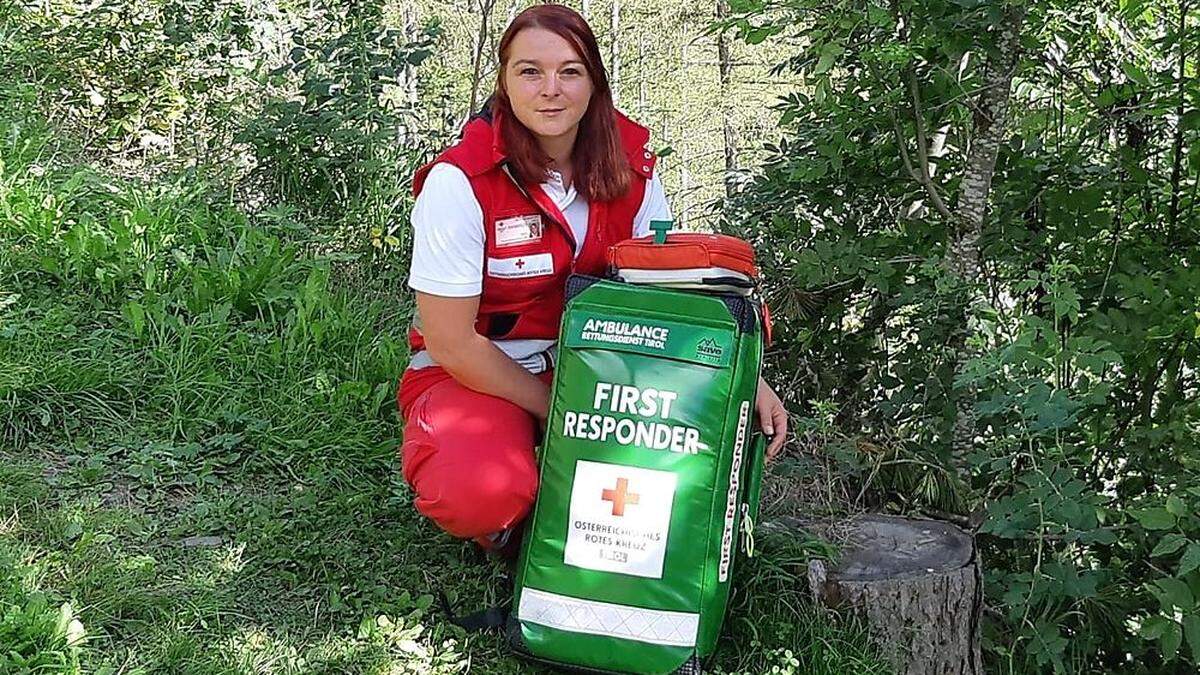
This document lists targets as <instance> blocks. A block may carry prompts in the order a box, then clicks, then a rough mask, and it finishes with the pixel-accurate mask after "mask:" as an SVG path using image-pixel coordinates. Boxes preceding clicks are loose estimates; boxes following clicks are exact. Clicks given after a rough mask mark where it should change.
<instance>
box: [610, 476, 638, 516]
mask: <svg viewBox="0 0 1200 675" xmlns="http://www.w3.org/2000/svg"><path fill="white" fill-rule="evenodd" d="M640 497H641V495H639V494H638V493H636V492H630V491H629V480H628V479H626V478H618V479H617V489H615V490H609V489H607V488H605V489H604V492H603V493H601V495H600V498H601V499H603V500H604V501H606V502H612V505H613V509H612V514H613V515H614V516H623V515H625V505H626V504H636V503H638V499H639V498H640Z"/></svg>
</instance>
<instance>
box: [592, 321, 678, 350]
mask: <svg viewBox="0 0 1200 675" xmlns="http://www.w3.org/2000/svg"><path fill="white" fill-rule="evenodd" d="M579 337H580V338H581V339H584V340H592V341H595V342H610V343H614V344H624V345H634V346H637V347H650V348H652V349H665V348H666V346H667V340H668V339H669V338H670V337H671V329H670V328H667V327H665V326H652V325H648V324H640V323H632V322H629V321H611V320H603V319H588V320H587V321H586V322H585V323H584V324H583V331H582V332H581V333H580V335H579Z"/></svg>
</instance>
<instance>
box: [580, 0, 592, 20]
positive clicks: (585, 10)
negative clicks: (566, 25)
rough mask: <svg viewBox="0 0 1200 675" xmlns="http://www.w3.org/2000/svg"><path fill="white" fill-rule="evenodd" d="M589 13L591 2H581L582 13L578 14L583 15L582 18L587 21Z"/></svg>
mask: <svg viewBox="0 0 1200 675" xmlns="http://www.w3.org/2000/svg"><path fill="white" fill-rule="evenodd" d="M591 13H592V2H591V0H583V11H582V12H580V14H582V15H583V18H584V20H585V21H586V20H587V19H588V17H589V16H591Z"/></svg>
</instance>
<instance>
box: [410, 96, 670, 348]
mask: <svg viewBox="0 0 1200 675" xmlns="http://www.w3.org/2000/svg"><path fill="white" fill-rule="evenodd" d="M503 123H504V120H503V119H502V118H497V120H496V121H495V123H492V122H491V121H489V120H488V119H486V118H483V117H477V118H475V119H473V120H471V121H470V122H469V123H468V124H467V125H466V128H465V129H464V130H463V135H462V139H461V140H460V141H459V142H458V143H456V144H455V145H453V146H451V147H450V148H449V149H447V150H446V151H445V152H443V153H442V154H441V155H440V156H439V157H438V158H437V159H435V160H434V161H433V162H431V163H429V164H427V165H425V166H423V167H421V168H420V169H419V170H418V171H417V173H416V176H415V177H414V178H413V192H414V193H415V194H417V195H420V194H421V188H422V187H424V185H425V178H426V176H427V175H428V174H429V170H430V169H431V168H433V165H434V164H437V163H439V162H446V163H448V164H452V165H454V166H456V167H458V168H459V169H461V170H462V171H463V173H465V174H466V175H467V178H468V180H469V181H470V183H471V190H472V191H473V192H474V193H475V199H476V200H478V201H479V206H480V208H481V209H482V210H483V232H484V240H485V248H484V260H483V290H482V292H481V295H480V298H479V313H478V315H477V318H476V320H475V330H476V332H478V333H479V334H480V335H483V336H485V337H488V338H491V339H493V340H514V339H524V338H533V339H546V340H553V339H555V338H556V337H557V336H558V324H559V319H560V318H561V317H562V312H563V305H564V297H563V293H564V290H565V288H566V282H567V276H568V275H570V274H571V273H573V272H577V273H580V274H590V275H595V276H600V275H603V274H604V271H605V266H606V260H605V256H606V253H607V251H608V247H609V246H611V245H613V244H615V243H617V242H619V241H622V240H625V239H628V238H630V237H631V236H632V235H633V219H634V217H635V216H636V215H637V212H638V209H639V208H640V207H641V205H642V197H643V195H644V194H645V191H646V185H647V182H648V181H649V179H650V175H651V173H652V172H653V169H654V161H655V156H654V154H653V153H652V152H650V151H649V150H648V149H647V148H646V142H647V141H648V140H649V138H650V133H649V132H648V131H647V130H646V128H645V127H642V126H640V125H638V124H635V123H634V122H632V121H630V120H629V119H628V118H626V117H625V116H624V115H621V114H620V113H617V126H618V129H619V130H620V135H621V142H622V145H623V146H624V149H625V154H626V156H627V157H628V159H629V166H630V168H631V169H632V174H633V175H632V176H631V177H632V179H633V180H632V182H631V184H630V188H629V190H628V191H627V192H626V193H625V194H624V195H622V196H621V197H619V198H617V199H615V200H612V201H609V202H590V203H589V204H588V227H587V237H586V238H585V240H584V242H583V247H582V249H581V250H580V252H579V257H578V258H576V257H575V255H574V253H575V241H574V235H573V234H572V232H571V227H570V225H568V224H567V219H566V218H565V217H564V216H563V214H562V213H561V212H560V211H559V210H558V208H557V207H556V206H555V205H554V202H553V200H551V199H550V197H549V196H548V195H547V194H546V193H545V192H544V191H543V190H542V188H541V186H539V185H523V186H518V185H517V183H516V181H515V180H514V179H513V178H512V176H510V174H509V173H508V171H506V170H505V165H504V160H505V154H504V148H503V143H502V141H501V136H500V124H503ZM409 343H410V346H411V348H412V351H413V352H414V353H416V352H417V351H419V350H422V349H424V348H425V341H424V339H423V338H422V336H421V334H420V332H419V331H417V330H416V329H415V328H414V329H413V330H411V331H410V332H409Z"/></svg>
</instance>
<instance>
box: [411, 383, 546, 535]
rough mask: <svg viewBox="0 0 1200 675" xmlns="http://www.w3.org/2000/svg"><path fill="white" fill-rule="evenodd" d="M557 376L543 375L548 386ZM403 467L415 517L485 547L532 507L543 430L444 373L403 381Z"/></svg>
mask: <svg viewBox="0 0 1200 675" xmlns="http://www.w3.org/2000/svg"><path fill="white" fill-rule="evenodd" d="M552 375H553V374H552V373H550V372H547V373H543V374H541V375H539V376H538V377H540V378H542V379H543V380H544V381H545V382H546V383H549V382H550V378H551V377H552ZM398 396H399V404H400V410H401V413H402V414H403V415H404V419H405V426H404V443H403V445H402V446H401V448H400V461H401V466H402V468H403V473H404V479H405V480H406V481H408V484H409V485H410V486H411V487H412V489H413V492H415V493H416V498H415V499H414V500H413V502H414V504H415V506H416V507H417V510H418V511H419V512H421V514H423V515H424V516H426V517H428V518H429V519H430V520H432V521H433V522H434V523H436V524H437V526H438V527H440V528H442V529H443V530H445V531H446V532H448V533H449V534H451V535H453V536H455V537H469V538H472V539H475V540H476V541H478V542H479V543H480V544H482V545H484V546H485V547H487V546H488V545H489V540H488V535H493V534H496V533H498V532H500V531H502V530H505V529H507V528H510V527H512V526H514V525H516V524H518V523H520V522H521V521H522V520H524V518H525V516H526V514H528V513H529V509H530V507H532V506H533V499H534V496H535V495H536V494H537V485H538V473H537V463H536V460H535V458H534V453H533V448H534V445H535V444H536V443H537V433H538V429H537V422H536V420H535V419H534V417H533V416H532V415H530V414H529V413H528V412H526V411H525V410H524V409H522V408H521V407H519V406H517V405H515V404H513V403H510V402H509V401H506V400H504V399H501V398H497V397H495V396H489V395H488V394H481V393H479V392H477V391H473V390H471V389H468V388H466V387H464V386H463V385H461V384H459V383H458V381H457V380H455V379H454V378H453V377H451V376H450V375H449V374H448V373H446V372H445V371H444V370H442V369H441V368H437V367H431V368H422V369H419V370H416V371H409V372H407V373H405V376H404V380H402V381H401V385H400V391H399V394H398Z"/></svg>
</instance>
